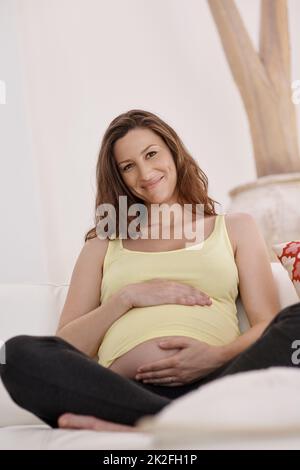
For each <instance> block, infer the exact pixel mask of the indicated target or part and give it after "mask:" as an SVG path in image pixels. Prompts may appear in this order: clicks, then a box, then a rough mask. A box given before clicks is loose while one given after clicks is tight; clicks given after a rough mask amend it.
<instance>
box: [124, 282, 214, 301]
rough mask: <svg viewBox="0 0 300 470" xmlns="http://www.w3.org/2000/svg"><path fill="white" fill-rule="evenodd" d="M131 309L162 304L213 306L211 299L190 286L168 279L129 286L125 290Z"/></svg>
mask: <svg viewBox="0 0 300 470" xmlns="http://www.w3.org/2000/svg"><path fill="white" fill-rule="evenodd" d="M123 291H124V292H125V295H126V297H127V300H128V303H129V305H130V308H133V307H148V306H151V305H162V304H181V305H211V304H212V301H211V299H210V297H209V296H208V295H207V294H205V292H202V291H200V290H198V289H196V288H195V287H192V286H190V285H189V284H185V283H181V282H176V281H170V280H167V279H151V280H150V281H145V282H138V283H134V284H129V285H128V286H126V287H124V288H123Z"/></svg>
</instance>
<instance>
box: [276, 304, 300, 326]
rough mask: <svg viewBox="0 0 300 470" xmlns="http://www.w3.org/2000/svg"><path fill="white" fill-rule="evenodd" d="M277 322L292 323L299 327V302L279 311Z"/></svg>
mask: <svg viewBox="0 0 300 470" xmlns="http://www.w3.org/2000/svg"><path fill="white" fill-rule="evenodd" d="M277 321H287V322H294V323H295V324H296V325H299V326H300V302H297V303H295V304H293V305H289V306H288V307H285V308H284V309H283V310H281V311H280V312H279V313H278V315H277V317H276V322H277Z"/></svg>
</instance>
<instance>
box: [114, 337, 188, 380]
mask: <svg viewBox="0 0 300 470" xmlns="http://www.w3.org/2000/svg"><path fill="white" fill-rule="evenodd" d="M168 338H172V336H164V337H159V338H152V339H150V340H148V341H144V342H143V343H141V344H139V345H138V346H135V347H134V348H133V349H131V350H130V351H128V352H127V353H125V354H123V356H121V357H118V359H116V360H115V361H114V362H113V363H112V364H111V366H110V367H109V369H110V370H112V371H114V372H116V373H117V374H120V375H122V376H123V377H128V378H130V379H134V378H135V376H136V373H137V369H138V367H140V366H143V365H146V364H149V363H150V362H153V361H159V360H160V359H165V358H166V357H170V356H174V354H176V353H177V352H178V351H179V349H178V348H176V349H168V350H163V349H161V348H160V347H159V345H158V343H159V342H160V341H162V340H163V339H168Z"/></svg>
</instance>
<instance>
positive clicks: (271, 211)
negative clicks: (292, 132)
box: [227, 173, 300, 261]
mask: <svg viewBox="0 0 300 470" xmlns="http://www.w3.org/2000/svg"><path fill="white" fill-rule="evenodd" d="M229 195H230V198H231V202H230V204H229V207H228V208H227V212H247V213H249V214H251V215H252V216H253V217H254V218H255V220H256V222H257V223H258V226H259V227H260V229H261V232H262V234H263V237H264V239H265V241H266V244H267V248H268V251H269V256H270V259H271V261H275V260H277V258H276V255H275V253H274V252H273V250H272V245H273V244H276V243H281V242H286V241H290V240H300V173H285V174H281V175H270V176H263V177H261V178H258V179H257V180H256V181H254V182H252V183H247V184H243V185H241V186H237V187H235V188H233V189H232V190H231V191H230V192H229ZM249 255H250V256H251V253H249Z"/></svg>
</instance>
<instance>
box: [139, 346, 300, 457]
mask: <svg viewBox="0 0 300 470" xmlns="http://www.w3.org/2000/svg"><path fill="white" fill-rule="evenodd" d="M299 339H300V338H299ZM299 390H300V369H298V368H291V367H271V368H269V369H263V370H258V371H250V372H243V373H239V374H234V375H230V376H227V377H223V378H222V379H217V380H214V381H213V382H210V383H209V384H207V385H204V386H202V387H200V388H199V389H197V390H194V391H192V392H190V393H188V394H186V395H183V396H181V397H179V398H177V399H175V400H174V401H172V402H171V403H170V404H169V405H167V406H166V407H165V408H163V410H162V411H161V412H160V413H158V414H157V415H154V416H150V415H149V416H144V417H143V418H141V419H140V420H139V421H138V422H137V425H138V428H140V429H141V430H143V431H146V432H151V433H153V435H154V445H155V446H157V447H158V448H160V447H165V446H167V447H168V446H169V447H170V448H176V445H181V446H187V447H183V448H188V447H189V446H191V448H195V447H193V444H196V445H200V443H204V442H206V443H207V442H209V441H213V440H216V439H217V438H218V439H222V438H224V437H225V438H226V439H228V438H230V437H231V438H233V437H236V436H238V438H239V439H241V438H243V437H244V438H246V439H249V438H251V436H252V437H253V436H255V437H257V436H261V437H264V438H265V437H269V436H270V435H271V436H272V435H273V436H274V435H284V434H285V435H286V433H295V432H297V433H298V435H299V437H300V393H299ZM167 447H165V448H167Z"/></svg>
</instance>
